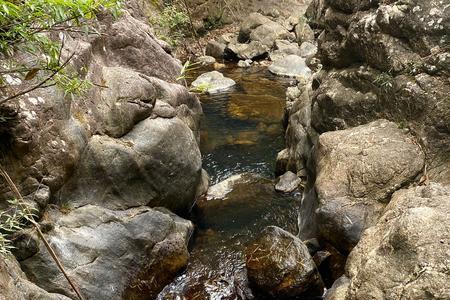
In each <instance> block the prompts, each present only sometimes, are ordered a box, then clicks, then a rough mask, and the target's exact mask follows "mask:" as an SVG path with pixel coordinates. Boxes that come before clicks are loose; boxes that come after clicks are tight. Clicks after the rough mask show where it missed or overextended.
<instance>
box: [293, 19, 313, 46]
mask: <svg viewBox="0 0 450 300" xmlns="http://www.w3.org/2000/svg"><path fill="white" fill-rule="evenodd" d="M295 35H296V37H297V43H298V44H299V45H301V44H302V43H304V42H314V39H315V38H314V31H313V30H312V29H311V27H309V25H308V23H306V22H300V23H298V24H297V26H295Z"/></svg>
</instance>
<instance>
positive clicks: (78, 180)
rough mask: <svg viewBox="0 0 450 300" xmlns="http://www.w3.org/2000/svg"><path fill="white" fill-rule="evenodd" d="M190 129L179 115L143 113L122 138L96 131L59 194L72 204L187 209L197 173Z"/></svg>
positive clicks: (197, 154)
mask: <svg viewBox="0 0 450 300" xmlns="http://www.w3.org/2000/svg"><path fill="white" fill-rule="evenodd" d="M201 165H202V164H201V156H200V151H199V149H198V145H197V142H196V140H195V137H194V135H193V133H192V131H191V130H190V129H189V128H188V127H187V126H186V125H185V124H184V123H183V122H182V121H181V120H179V119H177V118H172V119H163V118H156V119H150V118H148V119H146V120H144V121H142V122H141V123H139V124H138V125H136V126H135V127H134V129H133V130H132V131H130V132H129V133H128V134H126V135H125V136H123V137H122V138H120V139H114V138H110V137H108V136H100V135H96V136H94V137H92V139H91V141H90V142H89V144H88V146H87V148H86V149H85V151H84V152H83V155H82V157H81V160H80V162H79V165H78V167H77V169H76V170H75V174H74V176H73V177H72V178H71V179H70V180H69V181H68V182H67V183H66V184H65V185H64V186H63V188H62V189H61V191H60V199H62V200H63V201H64V202H68V203H70V204H71V205H73V206H76V207H78V206H83V205H86V204H96V205H102V206H105V207H108V208H111V209H126V208H130V207H136V206H140V205H149V206H164V207H167V208H170V209H173V210H175V211H178V212H186V211H187V210H188V209H189V208H190V207H191V206H192V204H193V202H194V200H195V194H196V188H197V185H198V184H199V182H200V178H201V170H202V168H201Z"/></svg>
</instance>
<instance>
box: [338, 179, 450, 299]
mask: <svg viewBox="0 0 450 300" xmlns="http://www.w3.org/2000/svg"><path fill="white" fill-rule="evenodd" d="M449 213H450V189H449V188H448V186H442V185H439V184H436V183H430V184H429V185H428V186H420V187H414V188H410V189H405V190H400V191H398V192H396V193H395V194H394V195H393V197H392V200H391V202H390V203H389V204H388V206H387V207H386V209H385V210H384V213H383V215H382V217H381V218H380V221H379V222H378V223H377V224H376V225H375V226H373V227H372V228H370V229H368V230H367V231H366V232H365V234H364V236H363V237H362V239H361V241H360V242H359V243H358V245H357V246H356V247H355V249H354V250H353V251H352V253H351V254H350V256H349V258H348V262H347V276H348V277H349V279H350V286H349V289H348V290H347V297H346V298H344V297H339V298H335V299H336V300H343V299H346V300H359V299H374V300H381V299H395V298H397V299H398V298H400V297H401V298H402V299H405V300H415V299H449V298H450V289H449V288H448V283H449V282H450V273H449V272H448V266H449V264H450V254H449V253H450V245H449V243H448V241H449V236H450V219H449V218H448V216H449Z"/></svg>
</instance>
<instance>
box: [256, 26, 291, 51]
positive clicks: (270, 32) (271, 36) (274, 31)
mask: <svg viewBox="0 0 450 300" xmlns="http://www.w3.org/2000/svg"><path fill="white" fill-rule="evenodd" d="M250 40H251V41H258V42H261V44H263V45H264V46H266V47H267V48H269V49H270V48H272V47H273V46H274V44H275V41H276V40H294V37H293V36H292V34H291V33H290V32H289V31H287V30H286V28H284V27H283V26H282V25H281V24H278V23H276V22H273V21H270V22H268V23H265V24H263V25H261V26H258V27H256V28H255V29H254V30H252V32H251V33H250Z"/></svg>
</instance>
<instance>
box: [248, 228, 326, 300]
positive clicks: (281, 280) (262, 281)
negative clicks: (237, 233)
mask: <svg viewBox="0 0 450 300" xmlns="http://www.w3.org/2000/svg"><path fill="white" fill-rule="evenodd" d="M246 267H247V273H248V278H249V281H250V284H251V286H253V287H254V288H255V293H257V294H261V295H265V296H270V297H271V298H273V299H292V298H298V297H302V298H305V299H307V298H313V297H317V296H321V295H322V294H323V289H324V285H323V282H322V279H321V278H320V275H319V272H318V271H317V268H316V265H315V264H314V261H313V259H312V257H311V256H310V254H309V252H308V248H307V247H306V246H305V245H304V244H303V243H302V241H301V240H300V239H298V238H297V237H295V236H293V235H292V234H290V233H288V232H286V231H284V230H282V229H280V228H278V227H274V226H269V227H267V228H265V229H264V230H263V231H262V233H261V236H260V237H258V238H257V239H256V240H254V241H253V242H252V243H250V245H249V246H248V248H247V250H246Z"/></svg>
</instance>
